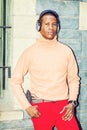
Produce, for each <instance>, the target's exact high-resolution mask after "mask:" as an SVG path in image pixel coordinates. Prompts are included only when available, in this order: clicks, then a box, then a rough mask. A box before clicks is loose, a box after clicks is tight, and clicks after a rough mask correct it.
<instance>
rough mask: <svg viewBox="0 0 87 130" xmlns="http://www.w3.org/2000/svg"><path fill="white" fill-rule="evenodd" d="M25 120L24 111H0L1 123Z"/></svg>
mask: <svg viewBox="0 0 87 130" xmlns="http://www.w3.org/2000/svg"><path fill="white" fill-rule="evenodd" d="M21 119H23V111H21V110H16V111H0V121H6V120H21Z"/></svg>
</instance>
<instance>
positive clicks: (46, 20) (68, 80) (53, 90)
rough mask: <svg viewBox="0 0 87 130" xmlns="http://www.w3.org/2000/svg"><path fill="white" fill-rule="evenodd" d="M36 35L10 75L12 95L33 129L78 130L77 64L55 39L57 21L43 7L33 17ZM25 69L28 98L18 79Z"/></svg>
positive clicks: (22, 76)
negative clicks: (31, 122) (28, 75)
mask: <svg viewBox="0 0 87 130" xmlns="http://www.w3.org/2000/svg"><path fill="white" fill-rule="evenodd" d="M37 30H38V31H39V32H40V34H41V36H40V38H39V39H38V40H37V41H36V42H35V43H34V44H33V45H32V46H31V47H29V48H27V49H26V50H25V51H24V52H23V54H22V55H21V57H20V59H19V61H18V63H17V65H16V67H15V69H14V73H13V76H12V78H11V83H12V88H13V90H14V92H15V95H16V97H17V99H18V100H19V102H20V103H21V105H22V106H23V108H24V109H25V110H26V112H27V113H28V114H29V115H30V116H31V119H32V121H33V125H34V129H35V130H41V129H42V130H52V128H53V126H56V128H58V130H79V127H78V125H77V122H76V119H75V115H74V109H75V107H76V106H77V96H78V91H79V80H80V78H79V77H78V67H77V64H76V61H75V57H74V55H73V52H72V51H71V49H70V48H69V47H68V46H66V45H64V44H62V43H60V42H59V41H58V39H57V38H58V36H57V35H58V32H59V30H60V21H59V16H58V14H57V13H56V12H55V11H53V10H44V11H43V12H42V13H41V14H40V17H39V20H38V21H37ZM28 72H29V74H30V84H31V95H32V97H33V99H32V102H29V101H28V100H27V98H26V96H25V94H24V91H23V88H22V83H23V79H24V76H25V75H26V74H27V73H28Z"/></svg>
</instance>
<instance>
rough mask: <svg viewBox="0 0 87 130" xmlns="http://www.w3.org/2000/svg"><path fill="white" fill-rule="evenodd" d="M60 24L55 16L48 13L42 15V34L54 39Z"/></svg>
mask: <svg viewBox="0 0 87 130" xmlns="http://www.w3.org/2000/svg"><path fill="white" fill-rule="evenodd" d="M57 29H58V24H57V20H56V18H55V16H53V15H50V14H46V15H44V16H43V17H42V22H41V30H40V33H41V35H42V36H43V37H44V38H46V39H49V40H52V39H53V38H54V37H55V36H56V34H57Z"/></svg>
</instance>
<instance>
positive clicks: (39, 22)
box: [36, 10, 60, 31]
mask: <svg viewBox="0 0 87 130" xmlns="http://www.w3.org/2000/svg"><path fill="white" fill-rule="evenodd" d="M45 14H52V15H53V16H55V18H56V20H57V23H58V28H59V29H58V30H60V20H59V16H58V14H57V13H56V11H54V10H44V11H42V12H41V14H40V16H39V19H38V20H37V23H36V29H37V31H40V30H41V18H42V17H43V16H44V15H45Z"/></svg>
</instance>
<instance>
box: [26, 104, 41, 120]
mask: <svg viewBox="0 0 87 130" xmlns="http://www.w3.org/2000/svg"><path fill="white" fill-rule="evenodd" d="M26 111H27V113H28V114H29V115H30V116H31V117H35V118H38V117H40V115H41V114H40V112H39V111H38V106H37V105H35V106H30V107H28V108H27V109H26Z"/></svg>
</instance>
